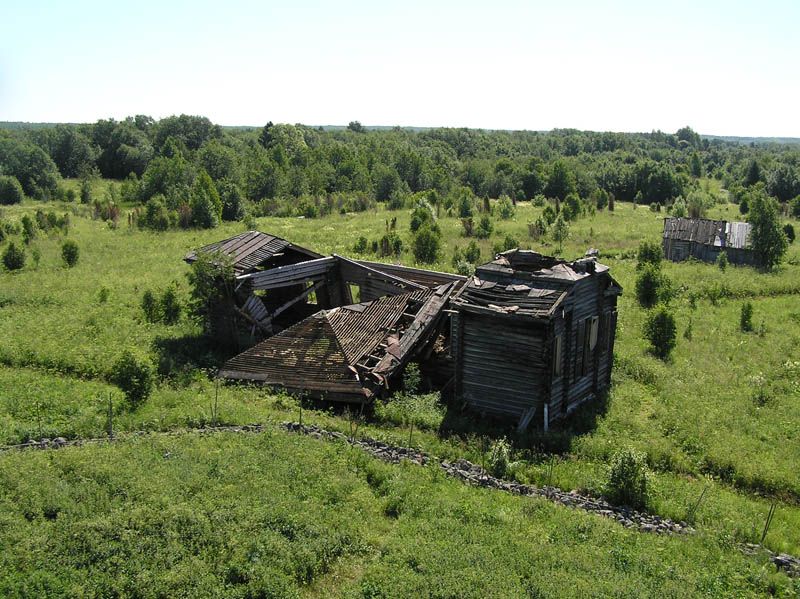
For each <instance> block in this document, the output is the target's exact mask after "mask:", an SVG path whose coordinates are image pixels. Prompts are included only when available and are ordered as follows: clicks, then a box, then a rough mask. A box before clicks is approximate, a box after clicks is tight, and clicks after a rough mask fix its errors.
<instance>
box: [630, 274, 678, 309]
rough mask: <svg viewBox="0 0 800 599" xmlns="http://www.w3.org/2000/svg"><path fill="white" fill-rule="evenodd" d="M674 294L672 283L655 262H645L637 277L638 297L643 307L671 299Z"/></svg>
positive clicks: (650, 306) (649, 306)
mask: <svg viewBox="0 0 800 599" xmlns="http://www.w3.org/2000/svg"><path fill="white" fill-rule="evenodd" d="M671 295H672V283H671V282H670V280H669V279H668V278H667V276H666V275H664V274H663V273H662V272H661V269H659V268H658V267H657V266H655V265H653V264H645V266H644V267H643V268H642V270H641V271H640V272H639V276H638V277H636V299H637V300H638V302H639V305H640V306H642V307H643V308H652V307H653V306H655V305H656V304H657V303H658V302H660V301H662V302H666V301H669V299H670V297H671Z"/></svg>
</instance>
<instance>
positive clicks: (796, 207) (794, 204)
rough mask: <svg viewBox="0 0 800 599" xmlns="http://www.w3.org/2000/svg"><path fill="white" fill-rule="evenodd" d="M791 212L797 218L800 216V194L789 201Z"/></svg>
mask: <svg viewBox="0 0 800 599" xmlns="http://www.w3.org/2000/svg"><path fill="white" fill-rule="evenodd" d="M789 213H790V214H791V215H792V216H793V217H795V218H800V196H797V197H796V198H795V199H793V200H792V201H791V202H789Z"/></svg>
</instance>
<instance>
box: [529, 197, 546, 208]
mask: <svg viewBox="0 0 800 599" xmlns="http://www.w3.org/2000/svg"><path fill="white" fill-rule="evenodd" d="M546 203H547V198H545V197H544V195H542V194H541V193H537V194H536V195H535V196H533V199H532V200H531V206H536V207H537V208H541V207H542V206H544V205H545V204H546Z"/></svg>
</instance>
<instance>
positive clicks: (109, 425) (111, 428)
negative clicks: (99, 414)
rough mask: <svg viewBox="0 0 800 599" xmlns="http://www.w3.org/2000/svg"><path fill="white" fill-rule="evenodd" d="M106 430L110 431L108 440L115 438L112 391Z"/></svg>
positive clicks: (109, 398)
mask: <svg viewBox="0 0 800 599" xmlns="http://www.w3.org/2000/svg"><path fill="white" fill-rule="evenodd" d="M106 432H107V433H108V440H109V441H111V440H112V439H113V438H114V406H113V404H112V403H111V392H110V391H109V393H108V419H107V422H106Z"/></svg>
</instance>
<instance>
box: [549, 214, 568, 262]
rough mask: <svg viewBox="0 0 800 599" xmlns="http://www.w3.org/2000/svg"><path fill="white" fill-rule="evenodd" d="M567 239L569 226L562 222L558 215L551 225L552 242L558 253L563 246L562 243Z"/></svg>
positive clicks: (564, 221)
mask: <svg viewBox="0 0 800 599" xmlns="http://www.w3.org/2000/svg"><path fill="white" fill-rule="evenodd" d="M568 238H569V224H568V223H567V221H566V220H564V219H563V218H562V217H561V215H560V214H559V215H558V218H556V222H554V223H553V241H555V242H556V243H557V244H558V252H559V253H561V249H562V248H563V246H564V242H565V241H566V240H567V239H568Z"/></svg>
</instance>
